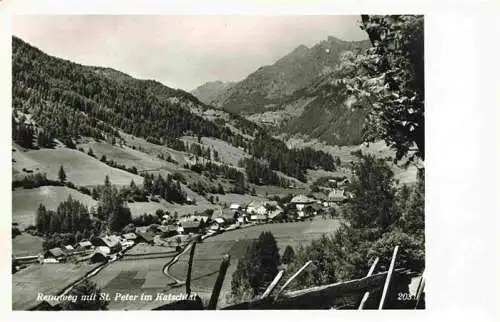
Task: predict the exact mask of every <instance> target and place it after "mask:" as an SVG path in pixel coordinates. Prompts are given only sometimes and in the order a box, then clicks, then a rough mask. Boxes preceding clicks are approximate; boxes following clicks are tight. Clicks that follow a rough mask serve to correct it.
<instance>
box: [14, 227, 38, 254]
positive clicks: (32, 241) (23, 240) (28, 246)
mask: <svg viewBox="0 0 500 322" xmlns="http://www.w3.org/2000/svg"><path fill="white" fill-rule="evenodd" d="M42 243H43V238H42V237H38V236H33V235H30V234H27V233H23V234H21V235H18V236H16V238H13V239H12V255H13V256H16V257H18V256H34V255H36V254H38V253H41V252H42V251H43V247H42Z"/></svg>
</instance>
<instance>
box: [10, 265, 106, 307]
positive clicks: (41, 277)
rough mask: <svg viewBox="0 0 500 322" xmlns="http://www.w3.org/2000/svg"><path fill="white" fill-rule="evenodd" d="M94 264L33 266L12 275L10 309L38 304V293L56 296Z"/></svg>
mask: <svg viewBox="0 0 500 322" xmlns="http://www.w3.org/2000/svg"><path fill="white" fill-rule="evenodd" d="M96 266H97V265H96V264H93V265H90V264H87V263H78V264H72V263H64V264H43V265H40V264H34V265H30V266H29V267H27V268H26V269H24V270H21V271H19V272H17V273H16V274H13V275H12V309H13V310H26V309H29V308H30V307H33V306H35V305H37V304H39V303H38V302H37V301H36V298H37V295H38V293H43V294H44V295H57V293H59V292H61V291H62V290H63V289H64V288H66V286H68V285H70V284H71V283H73V282H75V281H76V280H78V279H79V278H81V277H83V276H84V275H85V274H86V273H87V272H88V271H90V270H92V269H93V268H94V267H96Z"/></svg>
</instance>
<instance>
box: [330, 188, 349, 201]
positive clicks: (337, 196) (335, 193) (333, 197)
mask: <svg viewBox="0 0 500 322" xmlns="http://www.w3.org/2000/svg"><path fill="white" fill-rule="evenodd" d="M346 199H347V197H346V194H345V192H344V190H343V189H333V190H332V191H330V193H329V194H328V200H329V201H331V202H336V203H342V202H344V201H345V200H346Z"/></svg>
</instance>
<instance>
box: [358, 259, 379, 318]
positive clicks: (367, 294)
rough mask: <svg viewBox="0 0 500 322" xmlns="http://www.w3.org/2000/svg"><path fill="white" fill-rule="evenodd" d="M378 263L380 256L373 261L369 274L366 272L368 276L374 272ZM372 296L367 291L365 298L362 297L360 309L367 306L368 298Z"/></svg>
mask: <svg viewBox="0 0 500 322" xmlns="http://www.w3.org/2000/svg"><path fill="white" fill-rule="evenodd" d="M377 263H378V257H377V258H375V260H374V261H373V263H372V266H371V267H370V270H369V271H368V274H366V277H370V276H372V274H373V271H374V270H375V266H377ZM369 296H370V292H365V294H364V295H363V298H362V299H361V303H359V307H358V310H362V309H363V306H365V302H366V300H368V297H369Z"/></svg>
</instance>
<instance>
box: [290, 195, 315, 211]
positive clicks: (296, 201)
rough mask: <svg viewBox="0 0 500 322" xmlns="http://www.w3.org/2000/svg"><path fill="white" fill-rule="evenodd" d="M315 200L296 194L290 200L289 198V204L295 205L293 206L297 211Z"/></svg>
mask: <svg viewBox="0 0 500 322" xmlns="http://www.w3.org/2000/svg"><path fill="white" fill-rule="evenodd" d="M315 202H316V200H314V199H313V198H309V197H307V196H305V195H298V196H295V197H293V198H292V200H290V204H292V205H295V207H296V208H297V210H299V211H301V210H303V209H304V207H305V206H307V205H311V204H313V203H315Z"/></svg>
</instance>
